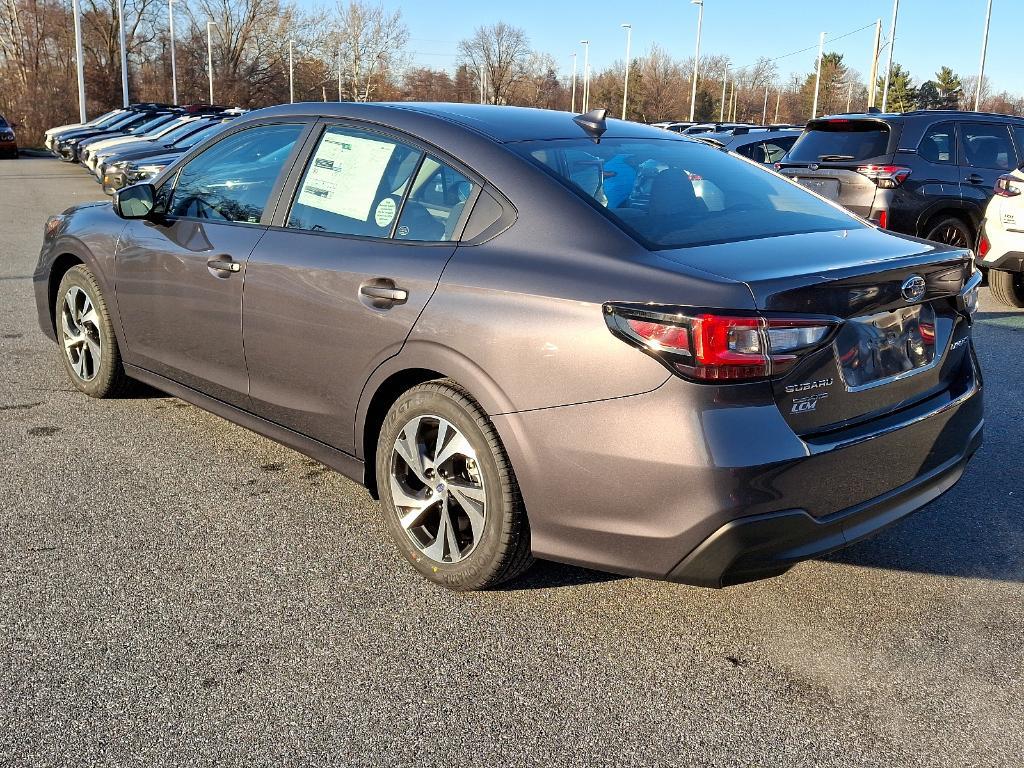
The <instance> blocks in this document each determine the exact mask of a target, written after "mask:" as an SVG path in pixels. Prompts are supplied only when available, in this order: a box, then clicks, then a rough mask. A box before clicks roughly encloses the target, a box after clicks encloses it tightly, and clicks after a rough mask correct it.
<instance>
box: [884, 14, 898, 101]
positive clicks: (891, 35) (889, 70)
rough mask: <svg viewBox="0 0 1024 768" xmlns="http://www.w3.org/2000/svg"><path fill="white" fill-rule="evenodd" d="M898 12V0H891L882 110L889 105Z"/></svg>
mask: <svg viewBox="0 0 1024 768" xmlns="http://www.w3.org/2000/svg"><path fill="white" fill-rule="evenodd" d="M899 13H900V0H892V27H890V29H889V63H888V64H886V65H885V85H883V86H882V111H883V112H885V110H886V109H887V108H888V106H889V78H890V77H891V76H892V52H893V49H895V48H896V17H897V16H898V15H899Z"/></svg>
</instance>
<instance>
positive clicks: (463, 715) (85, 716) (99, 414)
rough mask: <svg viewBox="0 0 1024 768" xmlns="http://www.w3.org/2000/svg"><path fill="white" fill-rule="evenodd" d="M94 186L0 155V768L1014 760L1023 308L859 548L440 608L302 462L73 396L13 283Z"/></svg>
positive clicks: (549, 575) (571, 573)
mask: <svg viewBox="0 0 1024 768" xmlns="http://www.w3.org/2000/svg"><path fill="white" fill-rule="evenodd" d="M97 193H98V188H97V187H96V186H95V185H94V184H93V183H92V182H91V181H90V180H88V179H87V178H86V177H85V176H84V175H83V174H82V173H81V172H79V170H78V169H77V168H73V167H71V166H68V165H64V164H59V163H57V162H55V161H51V160H45V159H33V160H28V159H22V160H19V161H17V162H3V163H0V306H2V311H0V353H2V358H0V359H2V360H3V366H2V373H0V660H2V662H0V765H4V766H6V765H17V766H47V765H68V764H74V765H89V766H96V765H116V766H127V765H138V766H151V765H175V766H180V765H186V764H188V765H202V764H221V765H243V764H244V765H275V766H278V765H297V764H310V765H324V764H344V765H380V764H396V765H414V764H416V765H434V764H440V763H441V762H442V761H444V762H446V763H449V764H462V765H487V766H493V765H497V764H499V763H501V764H507V765H580V766H593V765H612V764H622V765H637V766H640V765H702V766H703V765H716V766H718V765H721V766H734V765H745V766H798V765H808V766H810V765H825V764H829V765H831V764H835V765H864V766H869V765H870V766H878V765H909V764H914V765H929V766H939V765H943V766H945V765H950V766H952V765H973V766H978V765H983V766H987V767H992V766H1019V765H1021V762H1022V757H1021V755H1022V753H1024V662H1022V654H1021V650H1022V647H1024V641H1022V636H1024V585H1022V582H1024V556H1022V553H1024V483H1022V482H1021V479H1020V473H1021V470H1020V467H1021V461H1020V454H1021V446H1022V445H1024V427H1022V425H1021V419H1020V415H1021V407H1020V406H1021V402H1022V401H1024V390H1022V383H1021V381H1022V376H1021V373H1022V363H1021V357H1022V352H1024V313H1010V312H1003V311H999V310H997V309H995V307H994V305H993V303H992V302H991V301H990V300H989V299H988V296H987V293H986V296H985V300H984V305H983V312H982V314H981V315H980V322H979V326H978V329H977V334H976V338H977V340H978V345H979V348H980V354H981V357H982V359H983V363H984V365H985V369H986V370H985V373H986V383H987V385H988V394H987V407H988V419H989V420H988V427H987V435H986V436H987V443H986V445H985V447H984V448H983V450H982V451H981V453H980V454H979V455H978V456H977V458H976V459H975V460H974V462H973V464H972V465H971V468H970V470H969V471H968V473H967V475H966V476H965V477H964V479H963V481H962V482H961V483H960V484H959V485H958V486H957V487H956V488H955V489H954V490H953V491H951V492H950V493H949V494H947V495H946V496H945V497H944V498H943V499H941V500H940V501H939V502H937V503H935V504H934V505H932V506H931V507H930V508H928V509H927V510H926V511H924V512H922V513H920V514H918V515H917V516H915V517H913V518H911V519H909V520H907V521H905V522H903V523H902V524H901V525H899V526H897V527H895V528H893V529H890V530H889V531H887V532H886V533H885V534H884V535H882V536H881V537H879V538H877V539H875V540H873V541H870V542H868V543H864V544H861V545H859V546H856V547H854V548H852V549H850V550H848V551H846V552H844V553H842V554H841V555H839V556H836V557H831V558H828V559H827V560H824V561H814V562H809V563H806V564H803V565H801V566H799V567H797V568H796V569H794V570H793V571H792V572H790V573H789V574H787V575H786V576H783V577H781V578H778V579H774V580H772V581H767V582H761V583H757V584H752V585H746V586H742V587H735V588H732V589H729V590H726V591H710V590H702V589H695V588H688V587H682V586H675V585H670V584H663V583H657V582H650V581H644V580H640V579H622V578H614V577H608V576H603V575H600V574H595V573H591V572H588V571H582V570H578V569H573V568H568V567H562V566H556V565H544V564H542V565H541V566H540V567H538V568H536V569H535V570H534V571H533V572H532V575H531V576H530V577H529V578H528V579H526V580H524V581H522V582H520V583H518V584H515V585H513V586H512V587H511V588H509V589H507V590H505V591H498V592H490V593H484V594H472V595H456V594H451V593H449V592H446V591H444V590H442V589H439V588H436V587H433V586H430V585H429V584H427V583H426V582H424V581H423V580H421V579H420V578H418V577H417V576H415V575H414V574H413V572H412V570H411V569H410V568H409V567H408V566H407V565H406V564H405V563H404V562H402V561H401V560H400V559H399V558H398V556H397V555H396V553H395V552H394V551H393V549H392V546H391V544H390V543H389V542H388V540H387V538H386V532H385V529H384V526H383V525H382V523H381V520H380V517H379V514H378V511H377V508H376V506H375V505H374V504H373V503H372V502H371V500H370V499H369V497H368V496H367V494H366V493H365V492H364V491H363V490H361V489H360V488H358V487H357V486H355V485H354V484H352V483H350V482H348V481H347V480H345V479H343V478H341V477H340V476H338V475H336V474H333V473H331V472H329V471H327V470H325V469H324V468H323V467H321V466H320V465H318V464H316V463H315V462H311V461H309V460H307V459H305V458H303V457H302V456H299V455H298V454H296V453H293V452H291V451H289V450H287V449H285V448H282V447H280V446H278V445H276V444H273V443H271V442H270V441H268V440H265V439H262V438H260V437H257V436H255V435H253V434H252V433H250V432H247V431H246V430H244V429H241V428H239V427H235V426H232V425H230V424H228V423H227V422H224V421H222V420H220V419H218V418H217V417H215V416H211V415H209V414H207V413H204V412H203V411H200V410H199V409H197V408H194V407H192V406H189V405H186V404H185V403H182V402H181V401H178V400H176V399H173V398H168V397H161V396H156V395H155V396H152V397H148V398H143V399H134V400H123V401H113V402H97V401H93V400H89V399H87V398H85V397H83V396H81V395H79V394H77V393H75V392H72V391H70V387H69V385H68V383H67V382H66V381H65V379H64V377H63V374H62V372H61V370H60V368H59V366H58V360H57V357H56V355H57V351H56V348H55V347H54V346H52V345H51V344H50V343H48V342H47V341H46V340H45V339H44V337H43V336H42V335H41V333H40V332H39V331H38V329H37V327H36V321H35V308H34V305H33V301H32V296H31V287H30V286H31V283H30V279H29V275H30V274H31V272H32V268H33V266H34V264H35V259H36V254H37V252H38V247H39V241H40V237H41V226H42V223H43V221H44V220H45V218H46V216H47V215H48V214H50V213H53V212H56V211H59V210H62V209H63V208H64V207H65V206H67V205H69V204H71V203H73V202H76V201H81V200H85V199H89V198H94V197H96V196H97Z"/></svg>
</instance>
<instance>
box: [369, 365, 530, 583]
mask: <svg viewBox="0 0 1024 768" xmlns="http://www.w3.org/2000/svg"><path fill="white" fill-rule="evenodd" d="M376 473H377V488H378V490H379V492H380V499H381V504H382V506H383V508H384V514H385V517H386V519H387V524H388V528H389V530H390V532H391V536H392V537H393V538H394V540H395V543H396V544H397V545H398V548H399V550H400V551H401V552H402V553H403V554H404V555H405V556H406V557H407V558H408V559H409V561H410V562H411V563H412V566H413V567H414V568H415V569H416V570H417V571H419V572H420V574H422V575H423V576H425V577H426V578H428V579H430V580H431V581H433V582H435V583H437V584H441V585H443V586H446V587H448V588H449V589H454V590H459V591H468V590H474V589H486V588H488V587H492V586H495V585H497V584H500V583H501V582H503V581H508V580H509V579H512V578H515V577H516V576H518V575H519V574H521V573H523V572H524V571H525V570H526V569H527V568H529V567H530V565H531V564H532V563H533V558H532V555H531V554H530V529H529V524H528V522H527V519H526V511H525V510H524V509H523V503H522V499H521V498H520V495H519V486H518V484H517V483H516V478H515V473H514V472H513V471H512V466H511V464H510V463H509V460H508V456H507V455H506V454H505V449H504V447H503V446H502V444H501V440H500V439H499V438H498V434H497V432H495V430H494V426H493V425H492V424H491V422H490V420H489V419H488V418H487V416H486V415H484V413H483V411H482V410H481V409H480V406H479V405H477V404H476V402H475V401H474V400H473V399H472V397H470V395H469V394H468V393H467V392H466V391H465V390H463V389H462V388H461V387H459V386H458V385H456V384H455V383H454V382H451V381H447V380H445V381H434V382H427V383H425V384H420V385H419V386H416V387H413V388H412V389H410V390H409V391H408V392H406V393H404V394H403V395H402V396H401V397H400V398H399V399H398V401H397V402H395V404H394V405H393V406H391V409H390V410H389V411H388V414H387V416H386V417H385V418H384V424H383V425H382V427H381V431H380V436H379V438H378V443H377V463H376Z"/></svg>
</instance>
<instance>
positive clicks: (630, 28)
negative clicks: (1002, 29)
mask: <svg viewBox="0 0 1024 768" xmlns="http://www.w3.org/2000/svg"><path fill="white" fill-rule="evenodd" d="M989 2H991V0H989ZM622 28H623V29H624V30H626V80H625V82H624V83H623V84H622V119H623V120H625V119H626V99H627V98H628V96H629V44H630V42H631V41H632V38H633V25H632V24H623V25H622Z"/></svg>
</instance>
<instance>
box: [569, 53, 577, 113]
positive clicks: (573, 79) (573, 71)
mask: <svg viewBox="0 0 1024 768" xmlns="http://www.w3.org/2000/svg"><path fill="white" fill-rule="evenodd" d="M569 109H570V110H571V111H572V112H573V113H574V114H575V112H576V54H575V53H574V54H573V55H572V106H571V107H569Z"/></svg>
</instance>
